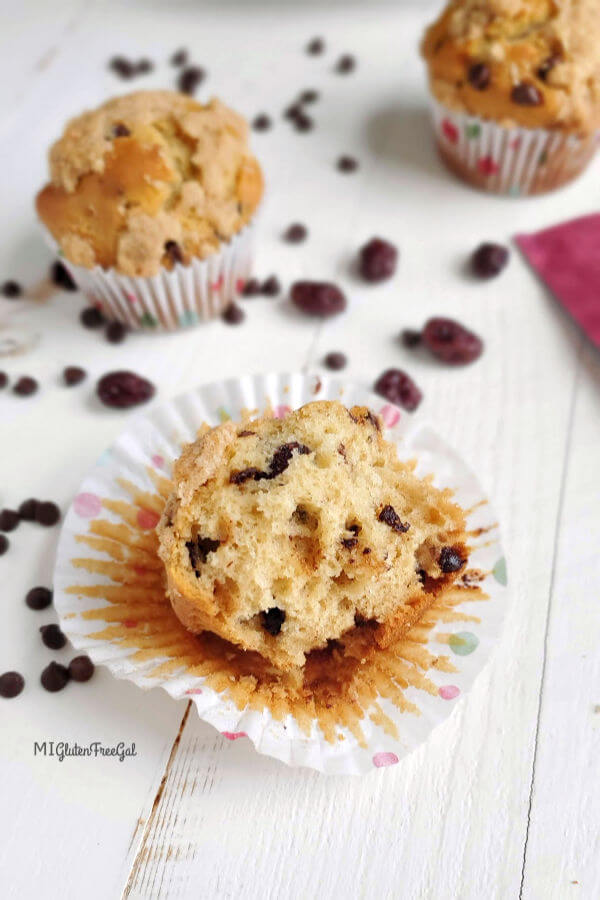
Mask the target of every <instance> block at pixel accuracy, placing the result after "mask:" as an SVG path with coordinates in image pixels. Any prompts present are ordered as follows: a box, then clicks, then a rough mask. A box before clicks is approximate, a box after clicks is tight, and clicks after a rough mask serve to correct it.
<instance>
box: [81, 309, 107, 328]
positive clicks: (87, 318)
mask: <svg viewBox="0 0 600 900" xmlns="http://www.w3.org/2000/svg"><path fill="white" fill-rule="evenodd" d="M79 321H80V322H81V324H82V325H83V327H84V328H101V327H102V326H103V325H104V323H105V322H106V319H105V318H104V313H103V312H102V310H101V309H98V307H97V306H86V308H85V309H82V310H81V313H80V314H79Z"/></svg>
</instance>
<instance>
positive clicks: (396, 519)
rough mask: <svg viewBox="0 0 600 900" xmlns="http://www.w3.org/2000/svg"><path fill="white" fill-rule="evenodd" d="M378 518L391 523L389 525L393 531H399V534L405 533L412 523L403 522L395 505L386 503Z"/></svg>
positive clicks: (384, 522) (385, 522) (385, 523)
mask: <svg viewBox="0 0 600 900" xmlns="http://www.w3.org/2000/svg"><path fill="white" fill-rule="evenodd" d="M377 518H378V520H379V521H380V522H383V524H384V525H389V527H390V528H391V529H392V530H393V531H396V532H398V534H404V533H405V532H406V531H408V529H409V528H410V524H409V523H408V522H402V521H401V519H400V516H399V515H398V513H397V512H396V510H395V509H394V507H393V506H390V505H389V504H386V506H384V507H383V509H382V510H381V511H380V513H379V515H378V516H377Z"/></svg>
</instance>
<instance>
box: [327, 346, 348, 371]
mask: <svg viewBox="0 0 600 900" xmlns="http://www.w3.org/2000/svg"><path fill="white" fill-rule="evenodd" d="M323 363H324V365H326V366H327V368H328V369H331V370H332V371H333V372H338V371H339V370H340V369H344V368H345V367H346V365H347V364H348V357H347V356H346V354H345V353H340V352H339V351H337V350H334V351H332V352H331V353H328V354H327V356H326V357H325V359H324V360H323Z"/></svg>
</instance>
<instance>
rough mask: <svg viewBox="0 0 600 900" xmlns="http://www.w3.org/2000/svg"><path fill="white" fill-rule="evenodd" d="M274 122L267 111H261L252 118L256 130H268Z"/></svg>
mask: <svg viewBox="0 0 600 900" xmlns="http://www.w3.org/2000/svg"><path fill="white" fill-rule="evenodd" d="M272 124H273V122H272V121H271V118H270V117H269V116H268V115H267V114H266V113H259V115H258V116H255V118H254V119H253V120H252V127H253V128H254V130H255V131H268V130H269V128H271V126H272Z"/></svg>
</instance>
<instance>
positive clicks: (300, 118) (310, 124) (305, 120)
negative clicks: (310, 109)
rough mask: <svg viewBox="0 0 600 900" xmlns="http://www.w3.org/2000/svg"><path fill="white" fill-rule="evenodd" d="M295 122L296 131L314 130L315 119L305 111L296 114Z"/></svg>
mask: <svg viewBox="0 0 600 900" xmlns="http://www.w3.org/2000/svg"><path fill="white" fill-rule="evenodd" d="M293 122H294V128H295V129H296V131H312V130H313V128H314V127H315V122H314V119H311V117H310V116H307V115H306V113H304V112H300V113H299V114H298V115H297V116H294V119H293Z"/></svg>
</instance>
